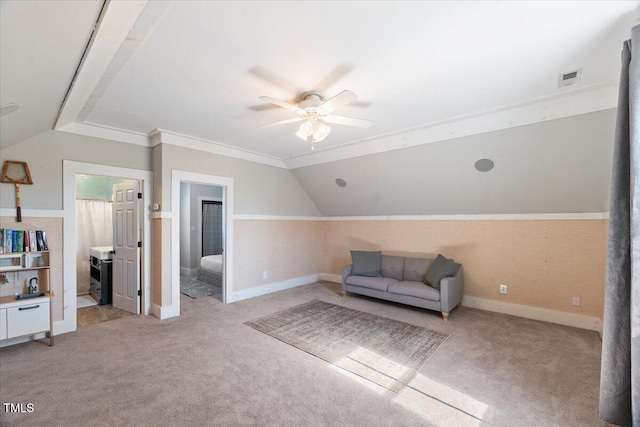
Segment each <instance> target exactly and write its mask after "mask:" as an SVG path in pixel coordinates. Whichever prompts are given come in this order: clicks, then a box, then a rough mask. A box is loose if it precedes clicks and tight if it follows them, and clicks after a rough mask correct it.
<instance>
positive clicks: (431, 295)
mask: <svg viewBox="0 0 640 427" xmlns="http://www.w3.org/2000/svg"><path fill="white" fill-rule="evenodd" d="M387 292H389V293H390V294H396V295H405V296H409V297H416V298H422V299H428V300H431V301H440V291H437V290H435V289H433V288H432V287H430V286H427V285H425V284H424V283H423V282H413V281H404V282H397V283H392V284H390V285H389V288H388V289H387Z"/></svg>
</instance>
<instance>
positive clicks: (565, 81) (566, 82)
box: [558, 68, 582, 87]
mask: <svg viewBox="0 0 640 427" xmlns="http://www.w3.org/2000/svg"><path fill="white" fill-rule="evenodd" d="M580 76H582V68H580V69H578V70H575V71H569V72H568V73H564V74H560V75H558V87H565V86H571V85H573V84H576V83H578V82H579V81H580Z"/></svg>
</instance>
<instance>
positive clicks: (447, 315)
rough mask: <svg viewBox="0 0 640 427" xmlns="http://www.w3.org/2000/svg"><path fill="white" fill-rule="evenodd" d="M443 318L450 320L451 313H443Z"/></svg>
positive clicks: (446, 320)
mask: <svg viewBox="0 0 640 427" xmlns="http://www.w3.org/2000/svg"><path fill="white" fill-rule="evenodd" d="M442 320H444V321H445V322H448V321H449V313H442Z"/></svg>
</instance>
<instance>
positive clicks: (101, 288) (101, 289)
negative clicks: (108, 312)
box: [89, 256, 112, 305]
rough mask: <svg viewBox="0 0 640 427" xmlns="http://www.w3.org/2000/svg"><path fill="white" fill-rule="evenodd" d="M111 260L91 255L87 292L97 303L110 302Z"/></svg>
mask: <svg viewBox="0 0 640 427" xmlns="http://www.w3.org/2000/svg"><path fill="white" fill-rule="evenodd" d="M111 267H112V262H111V260H102V259H98V258H96V257H94V256H92V257H91V284H90V286H89V293H90V294H91V296H92V297H93V298H95V300H96V301H98V304H99V305H105V304H111V301H112V299H111Z"/></svg>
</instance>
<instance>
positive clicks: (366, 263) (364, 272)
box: [351, 251, 382, 277]
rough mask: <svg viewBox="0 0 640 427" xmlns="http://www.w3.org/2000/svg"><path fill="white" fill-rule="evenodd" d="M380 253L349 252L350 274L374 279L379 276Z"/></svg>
mask: <svg viewBox="0 0 640 427" xmlns="http://www.w3.org/2000/svg"><path fill="white" fill-rule="evenodd" d="M381 254H382V253H381V252H380V251H376V252H367V251H351V261H352V264H353V266H352V267H351V274H354V275H356V276H369V277H376V276H379V275H380V256H381Z"/></svg>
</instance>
